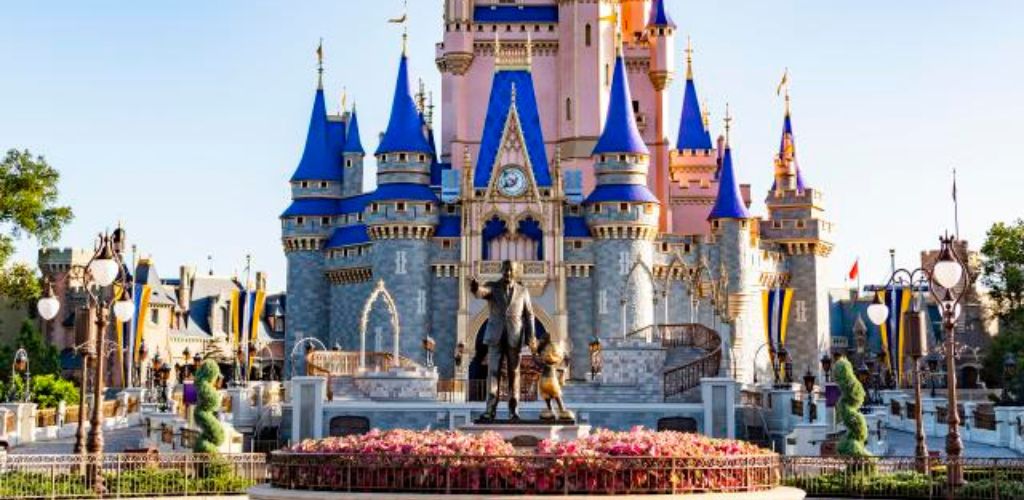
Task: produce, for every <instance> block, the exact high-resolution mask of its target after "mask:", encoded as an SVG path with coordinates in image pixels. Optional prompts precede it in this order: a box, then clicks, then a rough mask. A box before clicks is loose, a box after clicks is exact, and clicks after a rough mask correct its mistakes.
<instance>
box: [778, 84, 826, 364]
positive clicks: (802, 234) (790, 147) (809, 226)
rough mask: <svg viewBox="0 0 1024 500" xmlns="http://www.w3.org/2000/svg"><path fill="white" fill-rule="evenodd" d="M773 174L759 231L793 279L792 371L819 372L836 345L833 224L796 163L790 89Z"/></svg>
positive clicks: (789, 334)
mask: <svg viewBox="0 0 1024 500" xmlns="http://www.w3.org/2000/svg"><path fill="white" fill-rule="evenodd" d="M774 174H775V185H774V186H773V187H772V189H771V190H770V191H769V192H768V197H767V198H766V199H765V205H766V206H767V207H768V217H767V219H766V220H762V221H761V228H760V233H761V236H762V238H764V239H765V241H768V242H771V243H774V244H775V245H777V246H778V248H779V250H780V251H781V253H782V255H783V258H784V259H785V262H786V267H787V268H788V271H789V275H790V276H791V281H790V287H791V288H793V299H792V306H791V312H790V318H789V327H788V331H787V333H786V349H787V350H788V351H789V355H790V358H791V359H792V360H793V369H794V370H801V371H802V370H805V369H809V370H810V371H811V373H817V372H818V371H820V366H819V363H818V362H817V359H818V358H819V357H820V356H821V354H820V352H823V351H825V350H828V349H829V348H830V347H829V346H831V342H832V337H831V334H830V333H829V321H828V317H829V311H828V291H827V289H828V287H827V286H826V285H825V282H824V280H825V274H826V273H827V263H828V257H829V255H830V254H831V253H832V242H831V238H832V223H831V222H829V221H827V220H826V219H825V216H824V208H823V199H822V193H821V192H820V191H818V190H816V189H814V188H812V187H810V186H808V185H806V183H805V182H804V178H803V174H802V173H801V170H800V168H799V165H798V163H797V160H796V142H795V139H794V136H793V125H792V117H791V114H790V108H789V92H788V90H787V93H786V111H785V117H784V119H783V126H782V141H781V143H780V145H779V153H778V155H776V157H775V168H774Z"/></svg>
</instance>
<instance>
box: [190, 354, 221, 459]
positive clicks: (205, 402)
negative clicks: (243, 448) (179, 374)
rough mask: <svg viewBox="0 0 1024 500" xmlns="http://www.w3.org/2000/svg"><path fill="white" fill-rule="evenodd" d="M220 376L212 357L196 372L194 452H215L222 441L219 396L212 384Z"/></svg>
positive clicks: (218, 368)
mask: <svg viewBox="0 0 1024 500" xmlns="http://www.w3.org/2000/svg"><path fill="white" fill-rule="evenodd" d="M218 378H220V367H218V366H217V363H216V362H214V361H213V360H212V359H208V360H206V361H203V364H202V365H201V366H200V367H199V371H198V372H196V382H195V383H196V392H197V394H198V396H199V397H198V401H197V403H196V410H195V419H196V424H198V425H199V438H198V439H196V445H195V451H196V453H217V452H218V449H219V448H220V445H221V444H222V443H224V429H223V428H221V425H220V421H219V420H217V409H219V408H220V404H221V397H220V393H219V392H217V387H216V386H215V385H214V384H215V383H216V382H217V379H218Z"/></svg>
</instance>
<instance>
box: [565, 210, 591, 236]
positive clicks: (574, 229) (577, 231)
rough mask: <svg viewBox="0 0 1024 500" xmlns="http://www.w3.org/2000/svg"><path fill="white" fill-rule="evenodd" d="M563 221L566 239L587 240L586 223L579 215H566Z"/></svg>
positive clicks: (588, 230) (588, 234)
mask: <svg viewBox="0 0 1024 500" xmlns="http://www.w3.org/2000/svg"><path fill="white" fill-rule="evenodd" d="M562 220H563V225H564V226H565V237H566V238H589V237H590V229H588V228H587V221H586V219H584V218H583V217H582V216H579V215H566V216H565V218H563V219H562Z"/></svg>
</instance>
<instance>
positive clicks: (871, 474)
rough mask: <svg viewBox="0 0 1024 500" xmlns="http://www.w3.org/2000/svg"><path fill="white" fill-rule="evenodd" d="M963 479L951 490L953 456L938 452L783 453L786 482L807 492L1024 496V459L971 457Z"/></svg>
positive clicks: (928, 496)
mask: <svg viewBox="0 0 1024 500" xmlns="http://www.w3.org/2000/svg"><path fill="white" fill-rule="evenodd" d="M958 463H959V464H960V468H961V470H962V471H963V475H964V485H963V486H960V487H958V488H956V489H955V490H953V491H950V490H949V487H948V482H947V479H946V471H947V470H948V468H949V465H950V464H951V462H949V461H948V460H946V459H942V458H938V457H930V458H928V459H917V458H914V457H871V458H866V459H865V458H860V459H858V458H848V457H782V484H783V485H786V486H792V487H796V488H800V489H802V490H804V491H806V492H807V496H808V497H855V498H865V497H875V498H910V499H932V498H936V499H938V498H954V499H970V500H974V499H978V500H981V499H986V500H987V499H999V498H1024V481H1022V480H1024V459H1020V458H967V459H961V460H959V462H958Z"/></svg>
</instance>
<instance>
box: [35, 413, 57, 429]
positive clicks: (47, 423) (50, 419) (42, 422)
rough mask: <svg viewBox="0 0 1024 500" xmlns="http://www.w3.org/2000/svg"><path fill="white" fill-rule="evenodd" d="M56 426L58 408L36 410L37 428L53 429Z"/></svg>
mask: <svg viewBox="0 0 1024 500" xmlns="http://www.w3.org/2000/svg"><path fill="white" fill-rule="evenodd" d="M55 425H57V409H56V408H44V409H41V410H36V427H52V426H55Z"/></svg>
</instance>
